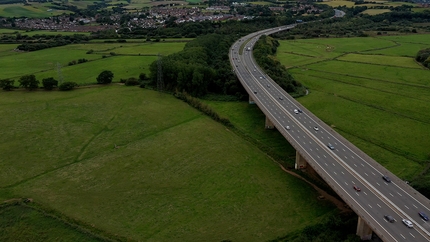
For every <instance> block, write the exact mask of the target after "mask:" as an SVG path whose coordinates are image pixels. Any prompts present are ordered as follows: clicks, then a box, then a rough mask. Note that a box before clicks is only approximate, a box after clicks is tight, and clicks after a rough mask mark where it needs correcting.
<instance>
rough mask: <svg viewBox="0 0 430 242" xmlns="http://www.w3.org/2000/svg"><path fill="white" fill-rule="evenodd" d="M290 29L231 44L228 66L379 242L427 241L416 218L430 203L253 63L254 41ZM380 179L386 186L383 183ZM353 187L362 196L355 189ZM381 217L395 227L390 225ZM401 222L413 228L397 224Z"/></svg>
mask: <svg viewBox="0 0 430 242" xmlns="http://www.w3.org/2000/svg"><path fill="white" fill-rule="evenodd" d="M294 27H295V25H288V26H282V27H277V28H272V29H266V30H262V31H259V32H256V33H252V34H249V35H247V36H245V37H242V38H241V39H239V40H238V41H237V42H235V43H234V44H233V46H232V47H231V48H230V53H229V56H230V62H231V64H232V66H233V69H234V72H235V73H236V75H237V76H238V78H239V80H240V82H241V83H242V85H243V86H244V88H245V89H246V90H247V92H248V94H249V95H250V96H251V97H252V99H253V100H254V101H255V103H256V104H257V105H258V107H259V108H260V109H261V110H262V111H263V113H264V114H265V115H266V116H267V117H268V118H269V119H270V120H271V121H272V123H273V124H274V126H275V127H276V128H277V129H278V130H279V132H281V134H282V135H283V136H284V137H285V138H286V139H287V140H288V141H289V142H290V144H291V145H292V146H293V147H294V148H295V149H296V150H297V151H298V152H299V153H300V154H301V155H302V156H303V157H304V158H305V159H306V161H307V162H308V164H309V165H310V166H311V167H313V168H314V169H315V171H316V172H317V173H318V174H319V175H320V176H321V177H322V178H323V179H324V180H325V181H326V182H327V183H328V184H329V185H330V187H331V188H332V189H333V190H334V191H335V192H336V193H337V194H338V195H339V196H340V197H341V198H342V199H343V200H344V201H345V202H346V203H347V204H348V206H350V207H351V209H353V210H354V211H355V212H356V213H357V214H358V215H359V216H360V217H361V218H362V219H364V221H365V222H366V223H367V225H369V227H370V228H371V229H372V230H373V232H374V233H376V234H377V235H378V236H379V237H380V238H381V239H382V240H383V241H430V221H425V220H423V219H422V218H421V217H420V216H419V215H418V212H424V213H426V214H427V215H430V209H429V208H430V201H429V200H428V199H427V198H425V197H424V196H422V195H421V194H420V193H418V192H417V191H416V190H414V189H413V188H412V187H410V186H409V185H408V184H406V183H405V182H404V181H402V180H401V179H399V178H398V177H396V176H395V175H394V174H392V173H391V172H389V171H388V170H387V169H385V168H384V167H382V166H381V165H379V164H378V163H377V162H376V161H375V160H373V159H372V158H371V157H369V156H368V155H366V154H365V153H364V152H362V151H361V150H359V149H358V148H357V147H355V146H354V145H353V144H352V143H350V142H349V141H348V140H346V139H345V138H343V137H342V136H341V135H339V134H338V133H336V132H335V131H334V130H333V129H331V127H330V126H328V125H326V124H325V123H324V122H322V121H321V120H320V119H318V117H316V116H315V115H313V114H312V113H311V112H309V111H308V110H307V109H306V108H305V107H303V106H302V105H301V104H300V103H298V102H297V101H296V100H295V99H294V98H292V97H291V96H290V95H289V94H288V93H287V92H285V91H284V90H283V89H282V88H280V87H279V86H278V85H277V84H276V83H275V82H274V81H273V80H272V79H271V78H270V77H269V76H267V75H266V74H265V73H264V72H263V71H262V70H261V69H260V68H259V67H258V65H257V64H256V63H255V61H254V59H253V56H252V48H253V46H254V44H255V42H256V41H257V40H258V38H259V36H261V35H263V34H267V35H270V34H272V33H275V32H279V31H286V30H288V29H290V28H294ZM248 48H249V50H248ZM294 109H298V110H301V111H302V112H299V113H295V112H294ZM287 126H288V128H289V130H287ZM315 127H318V130H315V129H314V128H315ZM328 144H331V145H332V146H333V147H334V149H333V150H331V149H329V148H328ZM383 175H386V176H389V177H390V178H391V182H390V183H387V182H386V181H384V180H383V179H382V176H383ZM354 185H355V186H358V187H360V188H361V191H360V192H357V191H356V190H354V189H353V186H354ZM384 215H391V216H392V217H393V218H394V219H395V220H396V222H394V223H389V222H388V221H387V220H385V219H384ZM405 218H406V219H408V220H410V221H412V223H413V225H414V226H413V228H408V227H407V226H405V225H404V224H403V223H402V219H405Z"/></svg>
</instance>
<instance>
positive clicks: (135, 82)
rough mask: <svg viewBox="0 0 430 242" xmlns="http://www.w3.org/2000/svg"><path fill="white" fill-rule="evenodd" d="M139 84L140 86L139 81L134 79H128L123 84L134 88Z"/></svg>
mask: <svg viewBox="0 0 430 242" xmlns="http://www.w3.org/2000/svg"><path fill="white" fill-rule="evenodd" d="M139 84H140V82H139V80H137V79H136V78H134V77H130V78H128V80H127V81H126V82H125V85H126V86H136V85H139Z"/></svg>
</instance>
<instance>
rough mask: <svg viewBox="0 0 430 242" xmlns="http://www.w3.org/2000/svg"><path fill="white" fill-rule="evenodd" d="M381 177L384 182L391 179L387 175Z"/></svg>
mask: <svg viewBox="0 0 430 242" xmlns="http://www.w3.org/2000/svg"><path fill="white" fill-rule="evenodd" d="M382 179H384V181H386V182H391V179H390V178H389V177H388V176H382Z"/></svg>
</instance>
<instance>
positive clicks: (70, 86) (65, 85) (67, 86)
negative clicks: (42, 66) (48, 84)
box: [58, 82, 78, 91]
mask: <svg viewBox="0 0 430 242" xmlns="http://www.w3.org/2000/svg"><path fill="white" fill-rule="evenodd" d="M77 86H78V84H77V83H76V82H65V83H63V84H61V85H60V86H59V87H58V89H59V90H60V91H70V90H72V89H73V88H75V87H77Z"/></svg>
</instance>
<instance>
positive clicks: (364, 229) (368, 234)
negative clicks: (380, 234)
mask: <svg viewBox="0 0 430 242" xmlns="http://www.w3.org/2000/svg"><path fill="white" fill-rule="evenodd" d="M356 234H357V235H358V236H360V238H361V240H371V239H372V229H371V228H370V227H369V225H367V224H366V223H365V222H364V219H362V218H361V217H360V216H358V223H357V233H356Z"/></svg>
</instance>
